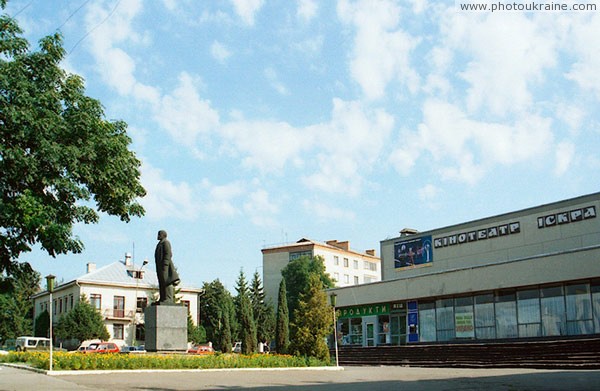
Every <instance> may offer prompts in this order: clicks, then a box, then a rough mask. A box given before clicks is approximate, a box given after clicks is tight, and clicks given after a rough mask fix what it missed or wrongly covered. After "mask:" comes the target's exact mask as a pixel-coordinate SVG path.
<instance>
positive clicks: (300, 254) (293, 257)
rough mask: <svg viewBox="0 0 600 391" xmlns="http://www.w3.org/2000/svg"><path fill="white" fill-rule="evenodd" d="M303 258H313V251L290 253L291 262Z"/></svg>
mask: <svg viewBox="0 0 600 391" xmlns="http://www.w3.org/2000/svg"><path fill="white" fill-rule="evenodd" d="M301 257H312V251H310V250H309V251H296V252H293V253H290V261H293V260H296V259H298V258H301Z"/></svg>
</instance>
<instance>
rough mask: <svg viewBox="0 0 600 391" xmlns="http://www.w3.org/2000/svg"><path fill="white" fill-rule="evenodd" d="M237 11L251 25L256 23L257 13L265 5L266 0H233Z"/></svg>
mask: <svg viewBox="0 0 600 391" xmlns="http://www.w3.org/2000/svg"><path fill="white" fill-rule="evenodd" d="M231 2H232V3H233V7H234V8H235V12H236V13H237V14H238V16H239V17H240V18H241V19H242V20H243V21H244V23H245V24H247V25H249V26H253V25H254V17H255V15H256V13H257V12H258V11H259V10H260V9H261V8H262V6H263V5H264V3H265V2H264V0H231Z"/></svg>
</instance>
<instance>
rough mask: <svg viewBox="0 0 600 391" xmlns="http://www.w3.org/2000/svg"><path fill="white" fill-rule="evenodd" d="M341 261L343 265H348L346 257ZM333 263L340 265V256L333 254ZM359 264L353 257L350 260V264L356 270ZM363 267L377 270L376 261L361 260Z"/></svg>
mask: <svg viewBox="0 0 600 391" xmlns="http://www.w3.org/2000/svg"><path fill="white" fill-rule="evenodd" d="M343 262H344V267H350V261H349V259H348V258H344V260H343ZM333 264H334V266H339V265H340V257H338V256H337V255H334V256H333ZM359 264H360V263H359V261H358V260H356V259H354V260H353V261H352V266H353V268H354V269H355V270H358V268H359ZM363 269H364V270H371V271H377V262H371V261H363Z"/></svg>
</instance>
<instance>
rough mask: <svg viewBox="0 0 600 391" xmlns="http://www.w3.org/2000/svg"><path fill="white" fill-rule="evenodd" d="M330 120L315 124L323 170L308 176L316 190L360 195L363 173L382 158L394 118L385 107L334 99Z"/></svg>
mask: <svg viewBox="0 0 600 391" xmlns="http://www.w3.org/2000/svg"><path fill="white" fill-rule="evenodd" d="M333 106H334V108H333V113H332V119H331V121H330V122H329V123H325V124H320V125H317V126H315V127H313V131H314V133H315V137H316V138H317V139H316V143H317V145H318V146H319V147H320V149H321V150H322V151H321V152H319V153H318V155H317V159H318V163H319V169H318V171H317V172H315V173H314V174H311V175H308V176H305V177H304V183H305V184H306V185H307V186H309V187H311V188H314V189H319V190H321V191H326V192H331V193H347V194H350V195H356V194H358V193H360V192H361V191H362V186H363V176H362V174H364V173H365V172H368V171H369V170H370V169H371V167H372V165H373V164H374V163H375V161H376V160H377V159H378V158H379V156H380V153H381V150H382V149H383V147H384V146H385V144H386V142H387V140H388V137H389V134H390V132H391V130H392V127H393V124H394V121H393V118H392V117H391V116H390V115H389V114H387V113H386V112H384V111H383V110H368V109H366V108H365V107H364V106H363V105H362V104H361V103H360V102H345V101H342V100H340V99H334V101H333Z"/></svg>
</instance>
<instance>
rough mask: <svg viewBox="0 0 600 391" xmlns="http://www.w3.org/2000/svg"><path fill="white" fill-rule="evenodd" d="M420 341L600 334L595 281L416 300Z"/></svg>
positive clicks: (598, 284) (599, 297) (599, 294)
mask: <svg viewBox="0 0 600 391" xmlns="http://www.w3.org/2000/svg"><path fill="white" fill-rule="evenodd" d="M418 308H419V341H421V342H429V341H449V340H453V339H460V338H474V339H498V338H528V337H544V336H563V335H585V334H593V333H600V281H591V282H583V283H574V284H565V285H556V286H545V287H540V288H533V289H521V290H510V291H499V292H496V293H485V294H480V295H475V296H467V297H456V298H444V299H438V300H435V301H430V302H426V301H420V302H419V303H418Z"/></svg>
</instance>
